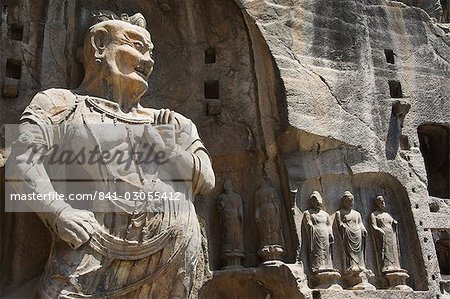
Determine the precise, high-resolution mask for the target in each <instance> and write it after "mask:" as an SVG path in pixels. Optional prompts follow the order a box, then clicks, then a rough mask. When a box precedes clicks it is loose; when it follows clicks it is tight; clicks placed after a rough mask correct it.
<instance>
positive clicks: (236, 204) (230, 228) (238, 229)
mask: <svg viewBox="0 0 450 299" xmlns="http://www.w3.org/2000/svg"><path fill="white" fill-rule="evenodd" d="M223 189H224V192H223V193H222V194H220V195H219V198H218V209H219V213H220V222H221V226H222V258H223V260H225V266H224V269H230V268H239V267H242V258H243V257H244V256H245V251H244V220H243V214H244V211H243V204H242V197H241V196H240V195H239V194H237V193H236V192H234V191H233V182H232V181H231V179H226V180H225V181H224V182H223Z"/></svg>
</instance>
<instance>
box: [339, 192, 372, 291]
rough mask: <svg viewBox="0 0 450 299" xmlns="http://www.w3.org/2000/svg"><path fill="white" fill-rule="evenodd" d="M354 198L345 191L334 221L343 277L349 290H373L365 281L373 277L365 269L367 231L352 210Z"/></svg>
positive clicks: (359, 215) (359, 216)
mask: <svg viewBox="0 0 450 299" xmlns="http://www.w3.org/2000/svg"><path fill="white" fill-rule="evenodd" d="M354 198H355V197H354V196H353V194H352V193H350V192H349V191H345V192H344V194H343V196H342V207H343V208H342V209H340V210H339V211H337V212H336V221H337V224H338V227H339V231H340V233H341V237H342V243H343V246H344V253H345V258H344V261H345V262H344V267H345V269H344V275H345V277H344V278H345V279H346V280H347V283H348V285H350V288H351V289H375V287H374V286H373V285H371V284H369V283H368V281H367V279H368V278H369V277H370V276H373V273H372V271H370V270H367V269H366V263H365V260H364V258H365V242H366V237H367V230H366V228H365V227H364V224H363V221H362V217H361V214H360V213H359V212H357V211H355V210H353V208H352V207H353V202H354Z"/></svg>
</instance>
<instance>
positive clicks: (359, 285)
mask: <svg viewBox="0 0 450 299" xmlns="http://www.w3.org/2000/svg"><path fill="white" fill-rule="evenodd" d="M373 276H375V275H374V274H373V272H372V271H370V270H367V269H366V270H361V271H348V272H346V273H345V274H344V281H345V283H346V284H347V286H348V289H349V290H375V289H376V288H375V286H373V285H372V284H370V283H369V278H370V277H373Z"/></svg>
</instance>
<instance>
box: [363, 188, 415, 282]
mask: <svg viewBox="0 0 450 299" xmlns="http://www.w3.org/2000/svg"><path fill="white" fill-rule="evenodd" d="M385 207H386V204H385V202H384V198H383V196H377V197H376V199H375V211H374V212H372V214H370V220H371V225H372V229H373V239H374V242H375V249H376V251H377V252H376V255H377V262H378V266H379V267H380V270H381V273H382V274H383V276H384V277H385V278H386V279H387V280H388V281H389V285H390V287H391V288H393V289H409V287H408V286H406V285H405V280H406V279H407V278H408V277H409V275H408V274H407V271H406V270H403V269H402V268H401V267H400V250H399V246H398V235H397V233H398V231H397V220H395V219H394V218H392V216H391V215H389V214H388V213H387V212H386V211H385Z"/></svg>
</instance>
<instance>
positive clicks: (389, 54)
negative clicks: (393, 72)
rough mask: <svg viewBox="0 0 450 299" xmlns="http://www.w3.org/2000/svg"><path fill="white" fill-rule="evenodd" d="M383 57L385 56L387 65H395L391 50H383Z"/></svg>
mask: <svg viewBox="0 0 450 299" xmlns="http://www.w3.org/2000/svg"><path fill="white" fill-rule="evenodd" d="M384 55H385V56H386V62H387V63H390V64H395V58H394V55H395V54H394V51H392V50H391V49H384Z"/></svg>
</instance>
